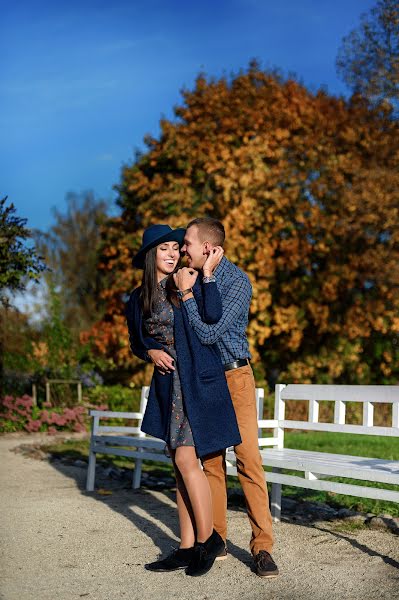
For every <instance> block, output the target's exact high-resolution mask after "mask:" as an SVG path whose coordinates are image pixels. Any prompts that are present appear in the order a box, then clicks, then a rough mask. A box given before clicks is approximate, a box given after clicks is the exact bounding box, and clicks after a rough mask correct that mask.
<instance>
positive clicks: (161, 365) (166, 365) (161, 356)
mask: <svg viewBox="0 0 399 600" xmlns="http://www.w3.org/2000/svg"><path fill="white" fill-rule="evenodd" d="M147 354H148V356H149V357H150V358H151V360H152V362H153V363H154V365H155V366H156V368H157V369H158V370H159V372H160V373H161V374H162V375H165V373H170V371H174V370H175V367H174V366H173V362H174V361H173V358H172V357H171V356H170V354H168V353H167V352H165V351H164V350H147Z"/></svg>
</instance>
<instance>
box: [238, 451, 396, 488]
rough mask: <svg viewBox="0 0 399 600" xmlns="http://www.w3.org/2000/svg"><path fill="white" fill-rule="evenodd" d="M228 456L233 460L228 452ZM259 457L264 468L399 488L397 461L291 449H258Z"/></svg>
mask: <svg viewBox="0 0 399 600" xmlns="http://www.w3.org/2000/svg"><path fill="white" fill-rule="evenodd" d="M227 456H228V457H229V460H234V459H233V455H232V454H231V453H228V454H227ZM261 456H262V463H263V465H264V466H268V467H278V468H283V469H293V470H298V471H310V472H314V473H320V474H323V475H329V476H334V477H349V478H351V479H360V480H364V481H375V482H379V483H391V484H394V485H399V461H390V460H384V459H380V458H364V457H361V456H348V455H345V454H329V453H327V452H311V451H308V450H294V449H291V448H283V449H281V450H279V449H277V448H272V449H270V450H261Z"/></svg>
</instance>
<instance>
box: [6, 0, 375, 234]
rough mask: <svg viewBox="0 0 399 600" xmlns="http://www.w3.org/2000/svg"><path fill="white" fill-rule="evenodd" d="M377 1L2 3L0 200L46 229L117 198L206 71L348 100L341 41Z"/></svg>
mask: <svg viewBox="0 0 399 600" xmlns="http://www.w3.org/2000/svg"><path fill="white" fill-rule="evenodd" d="M374 4H375V0H334V2H332V1H331V0H212V1H211V0H201V1H191V2H190V0H185V1H183V0H145V1H142V0H130V1H127V0H113V1H112V2H109V1H107V2H106V1H102V0H97V1H96V0H80V1H77V0H68V1H65V0H56V1H51V2H50V1H49V0H47V1H45V0H43V1H36V0H14V2H5V1H4V0H0V10H1V15H2V16H1V20H0V67H1V73H2V76H1V80H0V99H1V100H0V102H1V110H0V131H1V140H2V143H1V145H0V194H1V197H3V196H4V195H8V196H9V200H10V201H12V202H13V203H14V204H15V206H16V209H17V213H18V215H19V216H21V217H26V218H27V219H28V226H29V227H32V228H39V229H46V228H47V227H48V226H49V225H51V223H52V215H51V207H53V206H57V208H59V209H61V210H62V209H63V208H64V206H65V196H66V194H67V193H68V192H76V193H80V192H83V191H85V190H93V191H94V193H95V194H96V196H97V197H101V198H105V199H108V200H109V201H110V202H111V203H112V201H113V199H114V198H115V193H114V192H113V190H112V186H113V185H114V184H116V183H118V181H119V179H120V170H121V166H122V165H123V164H124V163H128V162H131V161H132V159H133V156H134V150H135V148H141V149H142V148H143V137H144V135H145V134H146V133H151V134H152V135H157V133H158V123H159V119H160V117H161V116H166V117H172V115H173V106H174V105H176V104H177V103H179V102H180V90H181V89H182V88H183V87H187V88H190V87H192V85H193V82H194V80H195V77H196V75H197V74H198V73H199V72H200V71H205V72H206V73H207V74H209V75H213V76H219V75H222V74H230V73H231V72H233V71H234V72H237V71H238V70H239V69H240V68H245V67H246V66H247V65H248V62H249V60H250V59H251V58H257V59H258V60H259V61H260V62H261V64H262V66H263V67H265V68H268V67H278V68H280V69H281V70H282V71H283V72H284V73H285V74H287V73H290V72H295V73H296V74H297V76H298V77H299V78H300V79H301V80H302V81H303V82H304V83H305V84H306V85H307V86H308V87H310V88H311V89H313V90H316V89H317V88H318V87H320V86H326V87H327V88H328V90H329V92H330V93H332V94H336V95H339V94H344V95H347V94H348V90H347V89H346V88H345V86H344V84H343V83H342V82H341V81H339V80H338V78H337V76H336V71H335V58H336V54H337V50H338V48H339V45H340V43H341V40H342V38H343V36H344V35H346V34H347V33H348V32H349V31H350V30H351V29H353V28H354V27H356V26H357V25H358V23H359V16H360V14H361V13H363V12H367V11H368V10H369V9H370V8H371V7H372V6H373V5H374Z"/></svg>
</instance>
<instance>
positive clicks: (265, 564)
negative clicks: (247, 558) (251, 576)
mask: <svg viewBox="0 0 399 600" xmlns="http://www.w3.org/2000/svg"><path fill="white" fill-rule="evenodd" d="M254 560H255V569H256V574H257V575H259V577H269V578H270V577H277V575H278V568H277V565H276V563H275V562H274V560H273V559H272V557H271V556H270V554H269V553H268V552H266V550H259V552H258V554H256V555H255V556H254Z"/></svg>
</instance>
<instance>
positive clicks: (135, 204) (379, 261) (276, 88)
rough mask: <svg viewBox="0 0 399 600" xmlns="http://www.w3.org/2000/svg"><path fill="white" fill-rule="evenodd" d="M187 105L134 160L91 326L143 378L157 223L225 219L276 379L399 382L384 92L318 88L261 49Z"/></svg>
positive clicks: (396, 139) (394, 129)
mask: <svg viewBox="0 0 399 600" xmlns="http://www.w3.org/2000/svg"><path fill="white" fill-rule="evenodd" d="M183 98H184V103H183V104H182V106H179V107H177V108H176V109H175V114H176V120H175V121H168V120H162V121H161V134H160V137H159V139H154V138H148V139H147V140H146V142H147V145H148V151H147V152H146V153H145V154H143V155H140V156H137V158H136V160H135V162H134V163H133V164H132V165H131V166H126V167H125V168H124V169H123V172H122V178H121V183H120V185H119V187H118V190H119V201H118V203H119V205H120V207H121V209H122V215H121V217H119V218H116V219H113V220H112V221H111V222H110V223H109V224H108V226H107V230H106V232H105V240H104V252H103V258H102V261H101V265H100V268H101V269H103V270H104V271H106V272H107V273H108V274H111V280H112V285H111V288H110V289H109V290H107V291H106V292H105V294H104V296H105V298H106V300H107V302H108V310H107V314H106V316H105V318H104V320H103V321H102V322H101V323H99V324H98V325H97V326H96V327H95V328H94V329H93V330H92V331H91V332H89V333H87V334H85V336H83V338H84V339H85V340H87V339H89V337H90V338H91V339H92V340H93V344H94V345H95V347H96V348H97V350H98V352H99V353H101V354H102V355H105V356H107V357H109V359H110V360H112V361H113V362H114V364H116V365H117V366H119V367H121V368H124V369H125V368H127V369H132V373H135V375H134V377H135V378H138V377H142V372H141V370H140V366H139V363H138V361H136V360H135V359H134V358H132V357H131V355H130V353H129V349H128V345H127V332H126V327H125V323H124V318H123V312H122V311H123V302H122V299H123V295H124V294H126V292H128V291H129V290H131V289H132V288H133V287H135V286H136V285H137V284H138V283H139V279H140V272H134V271H133V270H132V267H131V263H130V260H131V256H132V255H133V254H134V252H135V251H136V250H137V248H138V247H139V246H140V242H141V235H142V232H143V229H144V228H145V227H147V226H148V225H150V224H152V223H157V222H163V223H165V222H166V223H168V224H170V225H171V226H172V227H176V226H184V225H185V224H186V223H187V222H188V221H189V220H190V219H191V218H193V217H194V216H201V215H210V216H214V217H216V218H220V219H221V220H223V223H224V225H225V228H226V234H227V242H226V247H225V251H226V256H227V257H228V258H229V259H230V260H231V261H233V262H234V263H236V264H238V265H239V266H240V267H241V268H243V269H244V270H245V271H246V272H247V273H248V275H249V277H250V279H251V282H252V284H253V288H254V296H253V302H252V305H251V311H250V324H249V329H248V332H249V338H250V344H251V350H252V353H253V356H254V363H255V364H254V366H255V368H256V369H257V372H258V375H260V376H261V375H262V374H264V375H265V377H266V378H267V379H268V380H269V381H274V380H276V379H277V378H278V379H280V380H284V381H287V382H288V381H298V382H299V381H312V382H316V381H319V382H332V381H335V382H340V381H345V382H347V383H361V382H364V383H371V382H376V383H383V382H385V383H387V382H397V381H398V375H399V343H398V341H399V340H398V332H399V317H398V315H399V229H398V217H399V203H398V196H397V190H398V189H399V169H398V162H399V161H398V159H399V132H398V123H397V122H395V121H394V120H392V119H391V115H390V114H389V112H387V109H386V108H384V107H379V108H375V109H370V108H369V107H368V106H367V104H366V102H365V101H364V100H363V99H362V98H360V97H353V98H352V99H351V100H350V101H349V102H345V101H344V100H343V99H342V98H335V97H331V96H329V95H328V94H327V93H325V92H324V91H319V92H318V93H316V94H312V93H310V92H309V91H308V90H307V89H306V88H305V87H303V86H302V85H300V84H299V83H297V82H295V81H292V80H288V81H281V80H279V78H278V77H277V76H275V75H274V74H270V73H265V72H262V71H261V70H260V69H259V68H258V67H257V65H256V64H252V65H251V66H250V67H249V69H248V71H247V72H246V73H242V74H240V75H238V76H236V77H234V78H233V79H232V80H230V81H227V80H226V79H223V78H222V79H219V80H212V81H208V80H207V79H206V78H205V77H204V76H200V77H198V79H197V82H196V85H195V89H194V90H192V91H185V92H184V93H183Z"/></svg>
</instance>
